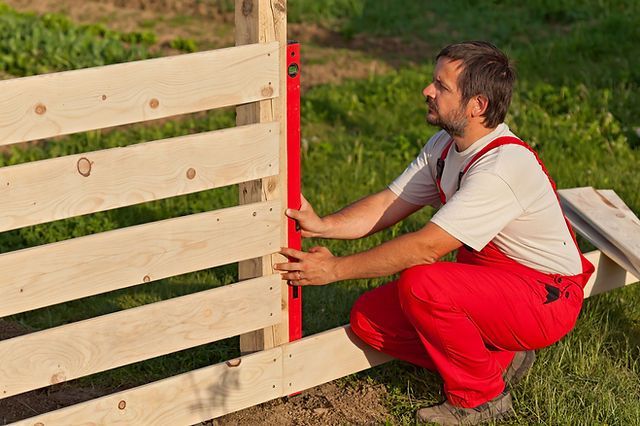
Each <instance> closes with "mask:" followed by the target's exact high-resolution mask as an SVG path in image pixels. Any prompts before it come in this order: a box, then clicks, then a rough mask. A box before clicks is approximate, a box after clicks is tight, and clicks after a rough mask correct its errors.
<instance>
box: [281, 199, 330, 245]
mask: <svg viewBox="0 0 640 426" xmlns="http://www.w3.org/2000/svg"><path fill="white" fill-rule="evenodd" d="M300 198H301V199H302V203H301V205H300V210H294V209H287V210H286V211H285V214H286V215H287V216H289V217H290V218H291V219H293V220H295V221H297V222H298V224H299V225H300V230H301V231H302V232H301V234H302V236H303V237H304V238H310V237H322V236H323V233H324V232H325V231H326V228H327V226H326V224H325V222H324V221H323V220H322V218H321V217H320V216H318V215H317V214H316V212H315V211H314V210H313V207H311V204H309V202H308V201H307V199H306V198H304V196H303V195H302V194H300Z"/></svg>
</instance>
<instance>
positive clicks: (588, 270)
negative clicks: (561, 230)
mask: <svg viewBox="0 0 640 426" xmlns="http://www.w3.org/2000/svg"><path fill="white" fill-rule="evenodd" d="M502 145H520V146H522V147H524V148H526V149H527V150H529V152H531V153H532V154H533V156H534V157H535V159H536V161H537V162H538V164H539V165H540V167H541V168H542V171H543V172H544V174H545V175H546V176H547V179H549V183H550V184H551V187H552V188H553V192H554V194H555V195H556V198H557V200H558V204H560V197H559V196H558V192H557V187H556V183H555V182H554V181H553V179H552V178H551V176H550V175H549V172H548V171H547V168H546V167H545V165H544V163H542V160H540V157H539V156H538V153H537V152H536V151H535V150H534V149H533V148H531V147H530V146H529V144H527V143H526V142H524V141H522V140H520V139H518V138H516V137H513V136H502V137H499V138H497V139H495V140H493V141H491V142H490V143H489V144H487V145H486V146H485V147H483V148H482V149H481V150H480V151H478V153H477V154H476V155H474V156H473V158H472V159H471V161H469V163H468V164H467V165H466V166H465V167H464V169H463V170H462V172H460V175H459V181H458V186H459V185H460V180H462V176H464V174H465V173H466V172H467V171H468V170H469V169H470V168H471V167H472V166H473V165H474V164H475V163H476V162H477V161H478V160H479V159H480V158H481V157H482V156H483V155H484V154H486V153H487V152H488V151H491V150H492V149H494V148H497V147H499V146H502ZM447 151H448V150H447ZM443 168H444V167H443ZM438 189H439V190H440V198H441V199H443V198H446V197H445V195H444V193H443V192H442V190H441V189H440V185H438ZM560 210H561V211H562V205H560ZM563 216H564V214H563ZM564 220H565V223H566V225H567V228H568V230H569V234H570V235H571V238H572V239H573V242H574V244H575V246H576V249H577V250H578V253H579V255H580V260H581V263H582V273H581V274H579V275H577V276H576V278H578V279H579V280H580V281H581V285H582V286H583V287H584V285H585V284H586V281H587V280H588V278H589V276H590V275H591V274H592V273H593V272H594V270H595V268H594V267H593V265H592V264H591V263H590V262H589V261H588V260H587V259H586V258H585V257H584V256H583V255H582V252H581V251H580V247H579V246H578V241H577V240H576V235H575V233H574V232H573V228H572V227H571V224H570V223H569V221H568V220H567V217H566V216H564ZM488 246H491V247H486V248H488V249H494V248H495V250H494V251H497V252H499V253H500V254H502V253H501V252H500V250H498V249H497V247H493V246H492V243H489V244H488ZM502 256H504V254H502ZM505 258H506V256H505Z"/></svg>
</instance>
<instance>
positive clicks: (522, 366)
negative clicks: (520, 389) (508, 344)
mask: <svg viewBox="0 0 640 426" xmlns="http://www.w3.org/2000/svg"><path fill="white" fill-rule="evenodd" d="M535 360H536V353H535V352H534V351H522V352H516V355H515V356H514V357H513V360H512V361H511V364H509V367H507V370H506V371H505V372H504V374H503V375H502V378H503V379H504V382H505V383H506V384H508V385H511V386H513V385H515V384H516V383H518V382H519V381H520V380H522V379H523V378H524V376H526V375H527V373H528V372H529V370H530V369H531V367H532V366H533V363H534V361H535Z"/></svg>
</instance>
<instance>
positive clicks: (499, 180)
mask: <svg viewBox="0 0 640 426" xmlns="http://www.w3.org/2000/svg"><path fill="white" fill-rule="evenodd" d="M501 136H514V134H513V133H511V131H510V130H509V127H507V125H506V124H504V123H503V124H500V125H499V126H498V127H496V129H495V130H493V131H492V132H491V133H490V134H488V135H486V136H484V137H482V138H480V139H478V140H477V141H476V142H474V143H473V144H472V145H471V146H470V147H469V148H467V149H465V150H464V151H463V152H458V151H457V149H456V146H455V144H453V145H452V146H451V149H450V150H449V153H448V154H447V157H446V159H445V167H444V172H443V174H442V180H441V185H442V189H443V191H444V193H445V195H446V197H447V202H446V204H445V205H444V206H442V207H441V208H440V210H438V211H437V212H436V214H435V215H434V216H433V218H432V219H431V221H432V222H433V223H435V224H436V225H438V226H440V227H441V228H442V229H444V230H445V231H447V232H448V233H449V234H451V235H452V236H453V237H455V238H456V239H458V240H459V241H461V242H462V243H464V244H466V245H468V246H469V247H471V248H473V249H474V250H476V251H480V250H482V248H484V246H486V245H487V244H488V243H489V242H490V241H493V242H494V244H495V245H496V246H497V247H498V248H499V249H500V250H501V251H502V252H503V253H504V254H505V255H507V256H508V257H510V258H511V259H513V260H515V261H517V262H518V263H521V264H523V265H525V266H528V267H530V268H533V269H536V270H538V271H541V272H544V273H557V274H562V275H576V274H579V273H580V272H582V264H581V261H580V255H579V253H578V249H577V248H576V246H575V244H574V242H573V239H572V238H571V234H570V233H569V230H568V228H567V225H566V223H565V220H564V217H563V215H562V211H561V209H560V205H559V203H558V199H557V198H556V195H555V193H554V191H553V188H552V187H551V184H550V182H549V179H548V178H547V175H546V174H545V173H544V171H543V170H542V168H541V167H540V165H539V164H538V162H537V161H536V159H535V157H534V155H533V154H532V153H531V152H530V151H529V150H528V149H526V148H524V147H522V146H519V145H513V144H509V145H502V146H499V147H497V148H494V149H492V150H490V151H489V152H487V153H485V154H484V155H483V156H482V157H480V159H478V160H477V161H476V162H475V164H474V165H473V166H471V168H470V169H469V170H468V171H467V172H466V173H465V174H464V176H463V178H462V181H461V182H460V189H459V190H458V189H457V187H458V176H459V173H460V172H461V171H462V170H463V169H464V167H465V166H466V165H467V163H468V162H469V161H471V159H472V158H473V157H474V155H475V154H476V153H477V152H478V151H480V150H481V149H482V148H483V147H485V146H486V145H487V144H489V143H490V142H491V141H493V140H494V139H496V138H498V137H501ZM449 140H450V136H449V135H448V134H447V133H446V132H445V131H440V132H438V133H436V134H435V135H434V136H433V137H432V138H431V139H429V141H428V142H427V144H426V145H425V146H424V148H423V149H422V151H421V152H420V154H419V155H418V156H417V157H416V159H415V160H413V162H412V163H411V164H410V165H409V166H408V167H407V169H406V170H405V171H404V172H403V173H402V174H401V175H400V176H398V177H397V178H396V179H395V180H394V181H393V182H392V183H391V184H390V185H389V189H390V190H391V191H393V192H394V193H395V194H396V195H398V196H399V197H400V198H402V199H403V200H405V201H407V202H409V203H411V204H416V205H420V206H424V205H427V204H430V205H432V206H434V207H438V206H440V198H439V195H438V188H437V186H436V179H435V178H436V163H437V161H438V159H439V158H440V155H441V154H442V151H443V150H444V148H445V147H446V145H447V143H448V142H449Z"/></svg>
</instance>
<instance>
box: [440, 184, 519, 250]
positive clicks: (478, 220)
mask: <svg viewBox="0 0 640 426" xmlns="http://www.w3.org/2000/svg"><path fill="white" fill-rule="evenodd" d="M522 213H523V209H522V207H521V205H520V203H519V202H518V199H517V197H516V196H515V194H514V192H513V191H512V189H511V187H510V186H509V184H508V183H507V182H506V181H505V180H504V179H502V178H501V177H500V176H498V175H497V174H494V173H491V172H477V173H473V174H469V175H467V176H466V177H465V179H464V183H463V185H462V186H461V188H460V189H459V190H458V191H457V192H456V193H455V194H454V195H453V196H452V197H451V199H450V200H448V201H447V203H446V204H445V205H444V206H442V208H441V209H440V210H438V212H437V213H436V214H435V215H434V216H433V218H432V219H431V221H432V222H433V223H435V224H436V225H438V226H439V227H441V228H442V229H444V230H445V231H446V232H448V233H449V234H450V235H452V236H453V237H454V238H456V239H458V240H459V241H461V242H462V243H463V244H466V245H468V246H469V247H471V248H473V249H474V250H476V251H480V250H482V249H483V248H484V247H485V246H486V245H487V244H488V243H489V242H490V241H491V240H492V239H493V238H495V236H496V235H498V233H499V232H500V231H502V229H504V227H505V226H507V225H508V224H509V223H510V222H511V221H513V220H514V219H516V218H517V217H519V216H520V215H521V214H522Z"/></svg>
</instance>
